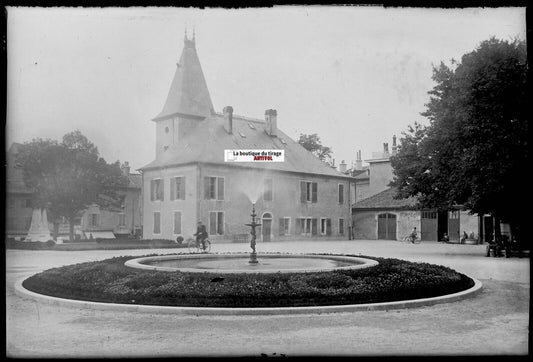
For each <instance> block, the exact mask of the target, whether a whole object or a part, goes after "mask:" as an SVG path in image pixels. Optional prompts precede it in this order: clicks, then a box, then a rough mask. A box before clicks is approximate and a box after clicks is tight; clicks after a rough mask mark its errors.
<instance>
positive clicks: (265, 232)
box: [140, 37, 354, 241]
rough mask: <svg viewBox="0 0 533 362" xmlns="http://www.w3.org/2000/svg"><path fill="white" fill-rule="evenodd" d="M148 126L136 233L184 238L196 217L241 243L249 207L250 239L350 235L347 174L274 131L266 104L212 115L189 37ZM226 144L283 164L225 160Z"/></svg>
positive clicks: (274, 118)
mask: <svg viewBox="0 0 533 362" xmlns="http://www.w3.org/2000/svg"><path fill="white" fill-rule="evenodd" d="M153 122H154V125H155V129H156V132H155V133H156V147H155V148H156V149H155V160H154V161H153V162H151V163H149V164H147V165H146V166H144V167H142V168H141V169H140V170H141V172H142V175H143V176H142V178H143V195H144V196H143V237H144V238H147V239H158V238H163V239H176V238H177V237H178V236H182V237H184V238H188V237H191V236H192V235H193V234H194V233H195V231H196V225H197V222H198V221H202V222H203V223H204V224H205V225H206V227H207V231H208V233H209V237H210V238H211V239H212V240H217V239H225V240H249V236H250V234H249V233H250V227H249V226H246V225H245V224H247V223H249V222H250V221H251V216H250V214H251V213H252V204H254V206H255V211H256V214H257V219H258V222H259V223H260V224H261V227H259V229H258V230H257V235H258V241H269V240H291V239H302V238H305V239H308V238H322V239H339V238H341V239H342V238H348V226H349V223H350V213H351V203H352V202H353V200H354V195H351V193H350V192H349V190H350V183H351V182H352V178H351V177H350V176H347V175H344V174H342V173H340V172H338V171H337V170H335V169H334V168H332V167H330V166H329V165H327V164H326V163H324V162H322V161H320V160H318V159H317V158H316V157H315V156H313V155H312V154H311V153H310V152H308V151H307V150H305V149H304V148H303V147H302V146H301V145H299V144H298V143H297V142H295V141H294V140H292V139H291V138H290V137H289V136H287V135H286V134H285V133H284V132H282V131H281V130H280V129H279V127H278V124H280V123H281V122H278V113H277V111H276V110H274V109H267V110H266V111H265V118H264V119H255V118H250V117H245V116H239V115H237V114H234V112H233V108H232V107H231V106H227V107H225V108H224V109H223V111H222V112H216V111H215V110H214V107H213V104H212V102H211V97H210V94H209V91H208V88H207V83H206V81H205V78H204V75H203V72H202V69H201V66H200V62H199V59H198V55H197V52H196V42H195V39H194V37H193V38H192V39H188V38H187V37H185V40H184V48H183V51H182V55H181V58H180V60H179V62H178V64H177V68H176V72H175V76H174V79H173V80H172V83H171V85H170V91H169V93H168V97H167V99H166V102H165V103H164V106H163V109H162V111H161V112H160V113H159V114H158V115H157V116H156V117H155V118H154V119H153ZM228 150H274V151H277V150H279V151H283V152H284V161H283V162H233V161H231V160H228V159H227V157H225V155H226V152H227V151H228Z"/></svg>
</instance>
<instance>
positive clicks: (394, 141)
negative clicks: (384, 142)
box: [392, 135, 398, 155]
mask: <svg viewBox="0 0 533 362" xmlns="http://www.w3.org/2000/svg"><path fill="white" fill-rule="evenodd" d="M397 150H398V146H396V135H394V136H392V154H393V155H395V154H396V151H397Z"/></svg>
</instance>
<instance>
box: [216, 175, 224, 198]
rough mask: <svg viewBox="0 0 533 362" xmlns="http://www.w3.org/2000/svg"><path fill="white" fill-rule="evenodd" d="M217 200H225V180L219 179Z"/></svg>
mask: <svg viewBox="0 0 533 362" xmlns="http://www.w3.org/2000/svg"><path fill="white" fill-rule="evenodd" d="M216 179H217V181H218V182H217V186H218V189H217V200H224V178H223V177H217V178H216Z"/></svg>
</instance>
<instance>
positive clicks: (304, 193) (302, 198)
mask: <svg viewBox="0 0 533 362" xmlns="http://www.w3.org/2000/svg"><path fill="white" fill-rule="evenodd" d="M306 190H307V182H305V181H300V201H301V202H305V201H307V191H306Z"/></svg>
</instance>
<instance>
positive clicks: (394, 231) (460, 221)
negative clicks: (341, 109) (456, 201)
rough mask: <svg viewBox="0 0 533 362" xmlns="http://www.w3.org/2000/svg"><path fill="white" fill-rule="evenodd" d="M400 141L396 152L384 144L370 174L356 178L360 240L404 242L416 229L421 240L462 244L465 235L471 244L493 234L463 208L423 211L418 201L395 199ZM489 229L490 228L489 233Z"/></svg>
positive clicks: (355, 217)
mask: <svg viewBox="0 0 533 362" xmlns="http://www.w3.org/2000/svg"><path fill="white" fill-rule="evenodd" d="M396 150H397V146H396V137H395V136H394V137H393V146H392V152H391V153H389V150H388V144H387V143H384V144H383V152H374V153H373V154H372V156H373V157H372V158H371V159H369V160H366V162H368V164H369V166H368V172H367V174H362V175H361V176H359V177H358V176H356V179H357V182H356V195H357V196H358V198H356V202H355V203H354V204H353V206H352V224H353V225H354V237H355V238H356V239H370V240H379V239H382V240H401V239H402V238H403V237H405V236H407V235H409V234H410V233H411V232H412V230H413V228H414V227H416V228H417V231H418V235H419V237H420V238H421V240H426V241H435V240H442V239H443V237H444V234H446V235H447V236H448V238H449V240H450V241H452V242H458V241H459V240H460V239H461V238H462V235H463V233H466V234H467V235H468V240H469V242H470V241H471V242H477V241H479V240H482V237H483V235H484V234H485V235H486V234H488V233H489V231H487V232H484V231H483V230H482V226H481V223H482V220H481V218H480V217H478V216H476V215H470V214H469V213H468V212H466V211H465V210H464V209H462V208H461V207H460V206H458V207H457V208H455V209H452V210H447V211H437V210H421V209H419V208H418V207H417V202H416V199H415V198H412V197H411V198H407V199H399V200H397V199H395V194H396V189H395V188H393V187H390V186H388V185H389V183H390V182H391V181H392V178H393V170H392V166H391V163H390V157H391V156H393V155H395V154H396ZM488 228H489V227H487V229H488Z"/></svg>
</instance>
